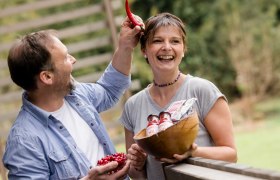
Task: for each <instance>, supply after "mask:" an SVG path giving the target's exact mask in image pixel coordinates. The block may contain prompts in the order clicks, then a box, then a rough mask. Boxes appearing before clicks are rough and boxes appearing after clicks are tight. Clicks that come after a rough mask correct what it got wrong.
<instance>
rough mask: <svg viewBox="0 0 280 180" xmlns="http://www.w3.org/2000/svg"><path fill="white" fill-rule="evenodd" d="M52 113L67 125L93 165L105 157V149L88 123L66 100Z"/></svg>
mask: <svg viewBox="0 0 280 180" xmlns="http://www.w3.org/2000/svg"><path fill="white" fill-rule="evenodd" d="M52 115H53V116H54V117H55V118H56V119H58V120H59V121H61V123H62V124H63V125H64V126H65V128H66V129H67V130H68V132H69V133H70V134H71V136H72V138H73V139H74V141H75V142H76V144H77V147H78V148H80V150H81V151H82V152H83V153H85V154H86V157H87V158H88V159H89V160H90V162H91V163H92V166H93V167H94V166H96V164H97V161H98V160H99V159H101V158H102V157H104V150H103V147H102V145H101V144H100V143H99V141H98V139H97V137H96V135H95V134H94V132H93V131H92V130H91V129H90V127H89V126H88V124H87V123H86V122H85V121H84V120H83V119H82V118H81V116H80V115H79V114H78V113H77V112H76V111H75V110H74V109H73V108H72V107H71V106H70V104H69V103H68V102H67V101H64V103H63V105H62V107H61V108H60V109H58V110H57V111H55V112H52ZM89 142H90V143H89ZM92 142H93V143H92Z"/></svg>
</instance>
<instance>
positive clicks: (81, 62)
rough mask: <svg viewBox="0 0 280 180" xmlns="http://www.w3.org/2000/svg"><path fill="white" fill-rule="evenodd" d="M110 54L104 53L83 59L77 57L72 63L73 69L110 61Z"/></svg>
mask: <svg viewBox="0 0 280 180" xmlns="http://www.w3.org/2000/svg"><path fill="white" fill-rule="evenodd" d="M112 56H113V54H112V53H105V54H100V55H96V56H89V57H86V58H83V59H77V62H76V63H75V64H74V70H77V69H81V68H84V67H89V66H92V65H98V64H102V63H108V62H110V61H111V59H112Z"/></svg>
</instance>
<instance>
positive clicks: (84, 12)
mask: <svg viewBox="0 0 280 180" xmlns="http://www.w3.org/2000/svg"><path fill="white" fill-rule="evenodd" d="M102 10H103V9H102V6H101V5H100V4H98V5H95V6H88V7H84V8H79V9H77V10H71V11H67V12H63V13H59V14H54V15H49V16H47V17H39V18H37V19H32V20H28V21H23V22H19V23H16V24H12V25H7V26H2V27H0V34H5V33H10V32H16V31H23V30H27V29H33V28H38V27H42V26H47V25H51V24H56V23H60V22H65V21H68V20H73V19H76V18H80V17H85V16H89V15H93V14H96V13H99V12H102Z"/></svg>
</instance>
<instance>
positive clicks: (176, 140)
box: [133, 112, 199, 158]
mask: <svg viewBox="0 0 280 180" xmlns="http://www.w3.org/2000/svg"><path fill="white" fill-rule="evenodd" d="M198 122H199V120H198V116H197V114H196V113H195V112H194V113H193V114H191V115H190V116H189V117H187V118H183V119H181V120H180V121H179V122H178V123H176V124H174V125H173V126H170V127H169V128H167V129H165V130H164V131H160V132H159V133H157V134H154V135H152V136H149V137H146V128H145V129H142V130H141V131H140V132H138V133H137V134H136V135H135V136H134V137H133V138H134V140H135V142H136V143H137V144H138V145H139V146H140V147H141V148H143V149H144V150H145V151H146V152H147V153H148V154H150V155H153V156H155V157H158V158H172V157H173V155H174V154H184V153H185V152H186V151H187V150H188V149H189V148H190V147H191V145H192V143H193V142H194V140H195V138H196V136H197V133H198V128H199V123H198Z"/></svg>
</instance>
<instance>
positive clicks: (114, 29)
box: [104, 0, 118, 49]
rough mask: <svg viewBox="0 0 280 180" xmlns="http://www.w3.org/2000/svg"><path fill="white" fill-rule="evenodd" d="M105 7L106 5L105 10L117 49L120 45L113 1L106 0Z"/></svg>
mask: <svg viewBox="0 0 280 180" xmlns="http://www.w3.org/2000/svg"><path fill="white" fill-rule="evenodd" d="M104 7H105V11H106V17H107V21H108V25H109V28H110V31H111V35H112V41H113V45H114V49H116V48H117V47H118V33H117V27H116V23H115V18H114V10H113V8H112V5H111V1H110V0H104Z"/></svg>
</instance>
